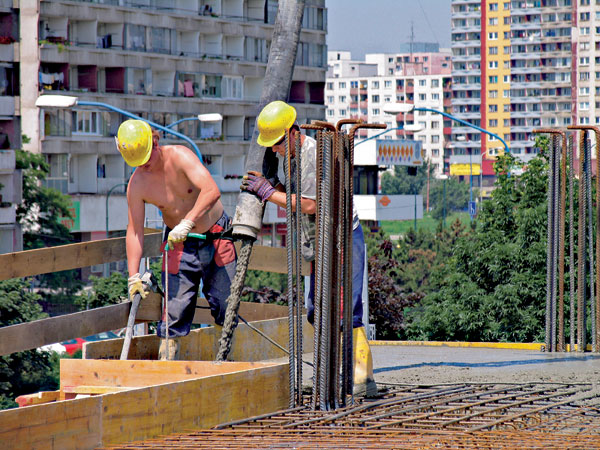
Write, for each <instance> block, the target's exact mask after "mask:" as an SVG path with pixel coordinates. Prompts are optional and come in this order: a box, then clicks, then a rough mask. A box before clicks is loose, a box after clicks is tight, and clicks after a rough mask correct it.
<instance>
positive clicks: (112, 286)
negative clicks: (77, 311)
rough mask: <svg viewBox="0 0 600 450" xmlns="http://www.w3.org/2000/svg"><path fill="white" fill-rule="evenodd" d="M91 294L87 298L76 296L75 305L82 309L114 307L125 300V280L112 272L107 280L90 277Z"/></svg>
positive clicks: (121, 275)
mask: <svg viewBox="0 0 600 450" xmlns="http://www.w3.org/2000/svg"><path fill="white" fill-rule="evenodd" d="M90 281H91V282H92V292H91V295H90V296H89V297H86V296H84V295H81V296H78V297H77V299H76V300H75V303H76V304H77V305H78V306H79V307H81V308H82V309H93V308H100V307H102V306H108V305H115V304H117V303H121V302H122V301H125V300H126V299H127V278H126V277H125V276H124V275H123V274H122V273H121V272H113V273H112V274H111V275H110V276H109V277H107V278H104V277H102V278H100V277H95V276H91V277H90Z"/></svg>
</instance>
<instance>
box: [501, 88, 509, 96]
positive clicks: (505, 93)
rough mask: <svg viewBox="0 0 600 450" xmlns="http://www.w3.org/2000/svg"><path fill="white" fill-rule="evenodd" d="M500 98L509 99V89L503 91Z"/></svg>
mask: <svg viewBox="0 0 600 450" xmlns="http://www.w3.org/2000/svg"><path fill="white" fill-rule="evenodd" d="M502 96H503V97H504V98H510V89H505V90H504V92H503V93H502Z"/></svg>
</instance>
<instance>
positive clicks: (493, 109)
mask: <svg viewBox="0 0 600 450" xmlns="http://www.w3.org/2000/svg"><path fill="white" fill-rule="evenodd" d="M488 111H489V112H491V113H494V112H498V105H489V106H488Z"/></svg>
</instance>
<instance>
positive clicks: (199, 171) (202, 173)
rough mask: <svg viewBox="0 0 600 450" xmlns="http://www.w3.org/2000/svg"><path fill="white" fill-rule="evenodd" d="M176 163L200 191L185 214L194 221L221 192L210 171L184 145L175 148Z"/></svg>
mask: <svg viewBox="0 0 600 450" xmlns="http://www.w3.org/2000/svg"><path fill="white" fill-rule="evenodd" d="M177 152H178V154H177V158H176V163H177V164H178V167H179V168H180V169H181V170H182V171H183V173H184V174H185V176H186V177H187V178H188V180H189V181H190V183H192V185H194V187H196V189H198V190H199V191H200V193H199V194H198V198H197V199H196V203H195V204H194V206H193V207H192V209H191V210H189V211H188V213H187V214H186V215H185V219H186V220H191V221H192V222H194V223H196V222H197V221H198V219H200V218H201V217H202V216H203V215H204V214H206V213H207V212H208V211H210V210H211V208H212V207H213V206H214V205H215V203H217V202H218V201H219V199H220V198H221V192H219V188H218V187H217V183H215V180H213V177H212V176H211V174H210V172H209V171H208V169H207V168H206V167H204V165H203V164H202V163H201V162H200V160H199V159H198V156H196V155H195V154H194V153H192V151H191V150H190V149H188V148H185V147H179V148H178V149H177Z"/></svg>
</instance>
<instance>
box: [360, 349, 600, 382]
mask: <svg viewBox="0 0 600 450" xmlns="http://www.w3.org/2000/svg"><path fill="white" fill-rule="evenodd" d="M371 351H372V354H373V367H374V374H375V380H376V381H381V382H389V383H407V384H413V383H418V384H421V383H422V384H436V383H462V382H484V383H486V382H501V383H523V382H530V381H531V382H556V383H575V382H581V383H598V382H600V354H594V353H575V352H573V353H545V352H540V351H532V350H513V349H497V348H452V347H428V346H409V345H400V346H399V345H373V346H371Z"/></svg>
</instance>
